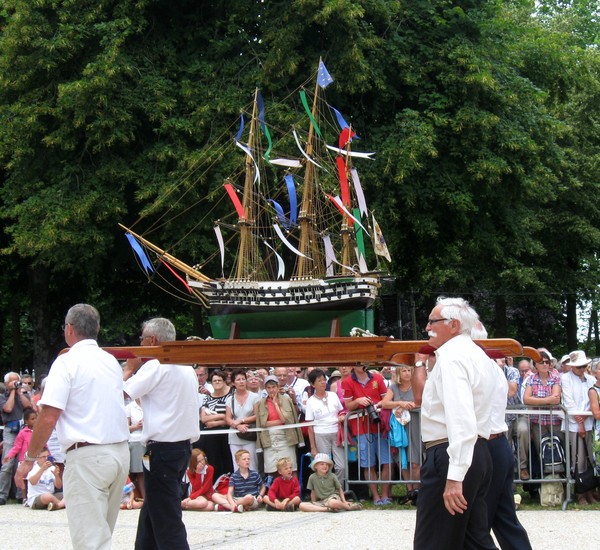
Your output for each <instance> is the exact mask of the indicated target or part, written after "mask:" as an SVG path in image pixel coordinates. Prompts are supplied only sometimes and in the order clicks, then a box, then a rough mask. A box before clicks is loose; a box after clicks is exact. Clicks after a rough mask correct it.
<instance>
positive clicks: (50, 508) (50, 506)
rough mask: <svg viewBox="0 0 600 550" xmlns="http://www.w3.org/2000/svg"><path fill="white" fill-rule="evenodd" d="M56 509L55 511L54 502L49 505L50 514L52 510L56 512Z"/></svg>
mask: <svg viewBox="0 0 600 550" xmlns="http://www.w3.org/2000/svg"><path fill="white" fill-rule="evenodd" d="M54 509H55V506H54V502H51V503H50V504H48V512H52V510H54Z"/></svg>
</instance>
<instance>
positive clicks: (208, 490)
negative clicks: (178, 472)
mask: <svg viewBox="0 0 600 550" xmlns="http://www.w3.org/2000/svg"><path fill="white" fill-rule="evenodd" d="M187 474H188V478H189V480H190V483H191V484H192V492H191V494H190V496H189V498H186V499H184V500H183V501H182V502H181V507H182V508H183V509H184V510H197V511H198V512H210V511H211V510H212V509H213V508H214V505H213V503H212V501H211V497H212V494H213V492H214V489H213V477H214V475H215V469H214V468H213V467H212V466H211V465H210V464H208V463H207V462H206V455H205V454H204V451H202V450H200V449H193V450H192V457H191V458H190V467H189V468H188V471H187Z"/></svg>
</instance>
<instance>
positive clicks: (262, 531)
mask: <svg viewBox="0 0 600 550" xmlns="http://www.w3.org/2000/svg"><path fill="white" fill-rule="evenodd" d="M138 514H139V511H138V510H124V511H121V513H120V514H119V519H118V522H117V526H116V529H115V533H114V536H113V548H114V549H116V550H121V549H131V548H133V543H134V540H135V531H136V525H137V519H138ZM518 514H519V518H520V520H521V522H522V523H523V525H524V526H525V528H526V529H527V531H528V532H529V537H530V539H531V543H532V546H533V548H534V549H535V550H537V549H540V550H564V548H568V547H569V546H572V545H575V546H576V547H577V548H578V550H588V549H589V550H592V549H593V550H597V548H598V543H597V542H594V541H593V540H594V537H593V536H591V535H590V533H592V532H593V531H592V529H593V525H594V524H595V522H596V521H597V519H598V511H576V510H573V511H566V512H563V511H560V510H557V511H553V510H542V511H520V512H518ZM184 521H185V524H186V527H187V532H188V541H189V543H190V547H191V548H193V549H200V548H219V549H220V550H227V549H242V548H249V547H250V548H252V549H253V550H260V549H273V548H293V549H298V550H303V549H307V550H308V549H310V550H314V549H316V548H327V549H329V548H355V549H357V550H363V549H369V548H373V549H379V550H380V549H381V548H394V549H396V550H405V549H406V550H408V549H411V548H412V538H413V533H414V526H415V511H414V510H364V511H361V512H344V513H337V514H332V513H320V514H310V513H305V512H295V513H293V514H290V513H276V512H266V511H257V512H247V513H244V514H231V513H227V512H205V513H202V512H184ZM90 528H92V527H90ZM0 530H1V531H2V533H3V536H2V549H3V550H39V549H40V548H44V550H69V549H72V546H71V541H70V538H69V530H68V526H67V516H66V512H65V511H64V510H59V511H55V512H47V511H45V510H30V509H29V508H24V507H23V506H21V505H17V504H8V505H6V506H1V507H0ZM575 541H576V542H575Z"/></svg>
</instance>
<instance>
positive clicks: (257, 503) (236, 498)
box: [233, 497, 260, 510]
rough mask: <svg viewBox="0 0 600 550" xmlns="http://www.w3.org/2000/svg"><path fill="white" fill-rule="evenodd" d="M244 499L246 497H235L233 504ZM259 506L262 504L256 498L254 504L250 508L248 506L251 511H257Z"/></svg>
mask: <svg viewBox="0 0 600 550" xmlns="http://www.w3.org/2000/svg"><path fill="white" fill-rule="evenodd" d="M242 498H244V497H233V502H235V503H236V504H237V503H238V501H240V500H241V499H242ZM259 506H260V504H259V502H258V500H257V499H256V497H254V500H253V501H252V504H251V505H250V506H248V508H249V509H250V510H256V509H257V508H258V507H259Z"/></svg>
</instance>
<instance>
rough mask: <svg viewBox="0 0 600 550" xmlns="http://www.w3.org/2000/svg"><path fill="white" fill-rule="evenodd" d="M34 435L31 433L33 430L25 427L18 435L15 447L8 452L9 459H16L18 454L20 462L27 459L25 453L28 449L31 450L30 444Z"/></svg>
mask: <svg viewBox="0 0 600 550" xmlns="http://www.w3.org/2000/svg"><path fill="white" fill-rule="evenodd" d="M32 435H33V432H32V431H31V428H29V427H28V426H25V427H24V428H23V429H22V430H21V431H20V432H19V433H18V434H17V437H16V438H15V444H14V445H13V447H12V449H11V450H10V451H8V454H7V455H6V456H8V457H9V458H14V457H15V456H17V454H18V455H19V462H23V459H24V458H25V453H26V452H27V449H29V442H30V441H31V436H32Z"/></svg>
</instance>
